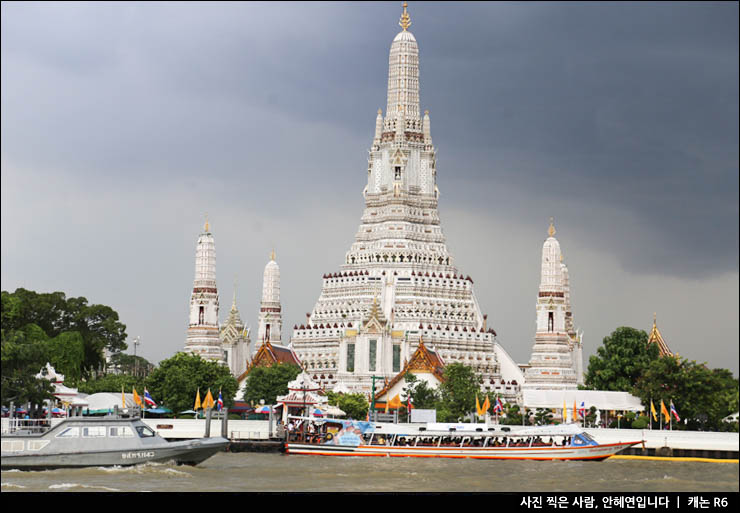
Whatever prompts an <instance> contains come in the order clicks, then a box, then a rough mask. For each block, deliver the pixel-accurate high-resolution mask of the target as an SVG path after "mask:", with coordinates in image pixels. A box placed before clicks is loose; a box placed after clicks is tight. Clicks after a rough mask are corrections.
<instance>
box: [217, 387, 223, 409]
mask: <svg viewBox="0 0 740 513" xmlns="http://www.w3.org/2000/svg"><path fill="white" fill-rule="evenodd" d="M223 407H224V400H223V399H222V398H221V390H219V391H218V401H216V409H217V410H218V411H221V408H223Z"/></svg>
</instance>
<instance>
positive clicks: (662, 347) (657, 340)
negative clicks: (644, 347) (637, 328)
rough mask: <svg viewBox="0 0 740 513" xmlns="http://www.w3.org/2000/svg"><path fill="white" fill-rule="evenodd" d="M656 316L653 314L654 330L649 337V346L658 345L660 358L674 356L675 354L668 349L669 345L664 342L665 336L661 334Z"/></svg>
mask: <svg viewBox="0 0 740 513" xmlns="http://www.w3.org/2000/svg"><path fill="white" fill-rule="evenodd" d="M656 317H657V315H656V314H653V329H652V330H650V336H649V337H648V345H650V344H658V352H659V354H660V356H673V353H672V352H671V350H670V349H669V348H668V344H666V341H665V340H663V336H662V335H661V334H660V330H659V329H658V325H657V323H656Z"/></svg>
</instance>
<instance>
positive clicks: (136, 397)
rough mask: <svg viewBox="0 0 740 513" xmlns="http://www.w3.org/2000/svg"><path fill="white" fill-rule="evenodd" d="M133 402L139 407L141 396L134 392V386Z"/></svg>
mask: <svg viewBox="0 0 740 513" xmlns="http://www.w3.org/2000/svg"><path fill="white" fill-rule="evenodd" d="M144 390H146V389H144ZM134 402H135V403H136V404H138V405H139V408H141V397H139V394H137V393H136V389H135V388H134Z"/></svg>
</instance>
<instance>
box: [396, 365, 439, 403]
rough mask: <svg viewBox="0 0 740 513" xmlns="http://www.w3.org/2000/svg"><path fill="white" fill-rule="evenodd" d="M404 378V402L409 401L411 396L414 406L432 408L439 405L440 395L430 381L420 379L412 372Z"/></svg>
mask: <svg viewBox="0 0 740 513" xmlns="http://www.w3.org/2000/svg"><path fill="white" fill-rule="evenodd" d="M404 378H405V381H406V387H405V388H404V397H403V398H402V400H403V402H404V403H406V402H408V399H409V398H410V399H411V404H412V405H413V407H414V408H418V409H422V410H432V409H435V408H436V407H437V403H439V400H440V395H439V393H438V392H437V390H436V389H435V388H432V387H431V386H429V383H427V382H426V381H424V380H423V379H419V378H418V377H417V376H415V375H414V374H412V373H410V372H409V373H407V374H406V376H404Z"/></svg>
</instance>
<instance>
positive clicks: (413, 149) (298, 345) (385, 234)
mask: <svg viewBox="0 0 740 513" xmlns="http://www.w3.org/2000/svg"><path fill="white" fill-rule="evenodd" d="M410 24H411V21H410V17H409V15H408V13H407V11H406V6H405V5H404V13H403V16H402V17H401V22H400V25H401V28H402V31H401V32H399V33H398V34H397V35H396V37H395V38H394V40H393V42H392V44H391V48H390V56H389V70H388V96H387V98H388V103H387V106H386V114H385V116H383V114H382V111H378V115H377V117H376V119H375V134H374V137H373V141H372V145H371V147H370V151H369V157H368V167H367V185H366V186H365V188H364V190H363V196H364V199H365V210H364V212H363V215H362V218H361V222H360V227H359V230H358V231H357V234H356V235H355V241H354V243H353V244H352V245H351V247H350V249H349V251H347V253H346V254H345V257H344V262H343V264H342V265H341V266H340V268H339V269H338V270H335V271H332V272H330V273H328V274H324V276H323V283H322V290H321V295H320V296H319V299H318V301H317V303H316V305H315V306H314V308H313V310H312V311H311V313H310V314H307V319H306V323H305V324H301V325H300V326H295V327H294V331H293V336H292V338H291V344H292V346H293V348H294V350H295V352H296V353H297V354H298V356H299V357H300V359H301V361H302V362H303V363H304V364H305V365H306V370H307V372H308V373H309V375H310V376H311V377H312V379H313V380H314V381H316V382H317V383H319V384H321V385H322V386H324V387H326V388H332V387H333V386H335V385H337V384H341V385H342V386H343V387H344V388H345V389H349V390H353V391H363V392H368V391H370V387H371V377H372V376H380V377H385V378H388V379H390V378H392V377H393V376H395V375H396V374H397V373H398V372H400V370H401V369H402V368H403V366H404V363H405V362H406V361H407V360H408V359H409V358H410V356H411V355H412V354H413V353H414V351H415V350H416V348H417V346H418V344H419V341H420V339H421V338H423V341H424V344H426V346H427V347H429V348H430V349H432V350H434V351H436V352H437V353H438V354H439V355H440V357H441V358H443V359H444V361H445V362H447V363H452V362H462V363H464V364H467V365H470V366H472V367H473V368H474V369H475V370H476V372H478V373H479V374H481V375H482V376H483V379H484V383H483V388H484V389H489V390H491V391H496V390H499V391H500V392H502V393H507V394H508V395H509V396H511V397H512V398H513V396H514V394H515V393H516V391H517V388H518V384H520V383H521V382H522V377H523V376H522V373H521V371H520V370H519V368H518V366H517V365H516V364H515V363H514V362H513V361H512V360H511V358H510V357H509V356H508V355H507V354H506V353H505V352H504V351H503V349H502V348H501V347H500V346H499V345H498V343H497V342H496V340H495V332H494V331H493V330H492V329H490V328H489V327H488V326H487V320H486V316H484V315H483V314H482V313H481V310H480V307H479V305H478V301H477V300H476V297H475V293H474V292H473V280H472V279H471V278H470V276H466V275H464V274H463V273H462V272H461V271H459V270H458V269H457V268H456V267H455V265H454V259H453V257H452V255H451V254H450V252H449V251H448V249H447V245H446V242H445V236H444V234H443V232H442V227H441V225H440V219H439V213H438V211H437V204H438V200H439V190H438V188H437V161H436V149H435V147H434V145H433V144H432V136H431V123H430V118H429V112H428V111H427V112H425V114H424V116H423V117H422V116H421V115H420V109H419V47H418V44H417V42H416V38H415V37H414V35H413V34H412V33H411V32H409V31H408V28H409V26H410ZM502 381H503V382H502ZM512 381H513V382H514V383H513V385H512ZM507 385H508V386H507ZM507 388H508V390H507Z"/></svg>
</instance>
